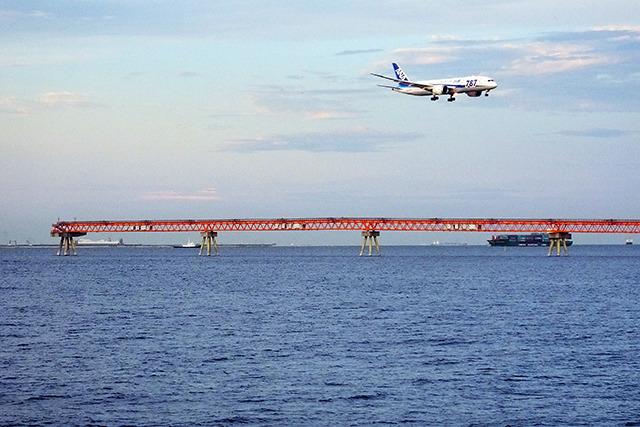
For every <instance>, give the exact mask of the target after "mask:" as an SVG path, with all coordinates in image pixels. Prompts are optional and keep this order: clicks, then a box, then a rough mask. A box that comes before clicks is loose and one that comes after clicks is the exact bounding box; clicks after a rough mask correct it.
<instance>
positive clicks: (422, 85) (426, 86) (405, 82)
mask: <svg viewBox="0 0 640 427" xmlns="http://www.w3.org/2000/svg"><path fill="white" fill-rule="evenodd" d="M371 75H372V76H376V77H380V78H383V79H387V80H391V81H392V82H396V83H400V84H401V85H403V86H409V87H417V88H419V89H424V90H428V91H430V90H431V89H433V85H432V84H426V83H418V82H412V81H410V80H400V79H394V78H393V77H387V76H383V75H382V74H376V73H371Z"/></svg>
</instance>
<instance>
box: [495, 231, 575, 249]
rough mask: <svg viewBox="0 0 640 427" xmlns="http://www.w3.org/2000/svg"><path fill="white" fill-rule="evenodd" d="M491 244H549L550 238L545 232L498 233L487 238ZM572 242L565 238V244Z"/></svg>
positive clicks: (568, 244) (569, 244)
mask: <svg viewBox="0 0 640 427" xmlns="http://www.w3.org/2000/svg"><path fill="white" fill-rule="evenodd" d="M487 242H489V244H490V245H491V246H549V245H550V244H551V239H549V234H547V233H531V234H500V235H496V236H491V239H489V240H487ZM572 243H573V242H572V241H571V240H567V246H571V244H572Z"/></svg>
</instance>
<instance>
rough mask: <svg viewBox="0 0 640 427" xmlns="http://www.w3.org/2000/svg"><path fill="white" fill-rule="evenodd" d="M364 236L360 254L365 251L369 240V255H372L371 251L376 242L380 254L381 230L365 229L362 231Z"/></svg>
mask: <svg viewBox="0 0 640 427" xmlns="http://www.w3.org/2000/svg"><path fill="white" fill-rule="evenodd" d="M362 236H363V237H364V242H363V243H362V249H360V256H362V254H363V253H364V248H365V246H367V241H368V242H369V256H371V251H372V249H373V243H374V242H375V244H376V249H377V250H378V255H381V254H380V245H379V244H378V236H380V232H379V231H376V230H364V231H363V232H362Z"/></svg>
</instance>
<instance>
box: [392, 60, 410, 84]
mask: <svg viewBox="0 0 640 427" xmlns="http://www.w3.org/2000/svg"><path fill="white" fill-rule="evenodd" d="M391 65H393V71H395V72H396V77H397V78H398V80H406V81H409V78H408V77H407V75H406V74H405V73H404V71H402V68H400V66H399V65H398V64H396V63H395V62H393V63H392V64H391Z"/></svg>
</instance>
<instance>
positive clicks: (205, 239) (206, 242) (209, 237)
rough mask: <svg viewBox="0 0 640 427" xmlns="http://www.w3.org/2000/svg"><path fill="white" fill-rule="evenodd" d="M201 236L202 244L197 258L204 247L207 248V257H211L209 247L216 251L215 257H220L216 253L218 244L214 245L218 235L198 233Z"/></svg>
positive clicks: (212, 232)
mask: <svg viewBox="0 0 640 427" xmlns="http://www.w3.org/2000/svg"><path fill="white" fill-rule="evenodd" d="M200 235H201V236H202V244H201V245H200V252H199V253H198V256H200V255H202V250H203V249H204V247H205V246H206V247H207V256H211V247H212V246H213V249H214V250H215V251H216V255H220V254H219V253H218V244H217V243H216V237H218V233H217V232H215V231H202V232H200Z"/></svg>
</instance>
